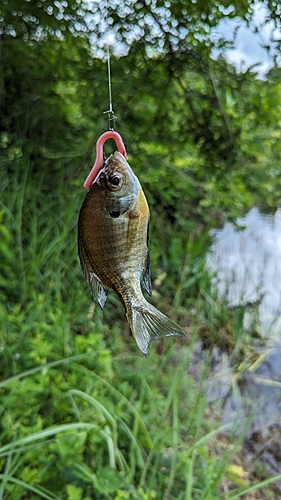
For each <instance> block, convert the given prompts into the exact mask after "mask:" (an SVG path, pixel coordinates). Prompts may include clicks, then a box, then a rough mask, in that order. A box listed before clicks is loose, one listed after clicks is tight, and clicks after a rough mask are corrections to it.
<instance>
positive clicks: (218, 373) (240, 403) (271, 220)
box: [197, 208, 281, 498]
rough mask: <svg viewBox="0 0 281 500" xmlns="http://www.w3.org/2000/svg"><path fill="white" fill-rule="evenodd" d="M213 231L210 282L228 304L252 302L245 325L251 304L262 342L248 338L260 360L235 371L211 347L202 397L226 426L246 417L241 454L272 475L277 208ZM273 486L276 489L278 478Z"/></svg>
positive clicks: (280, 307) (277, 406) (277, 439)
mask: <svg viewBox="0 0 281 500" xmlns="http://www.w3.org/2000/svg"><path fill="white" fill-rule="evenodd" d="M212 236H213V244H212V247H211V252H210V255H209V259H208V265H209V267H210V268H211V269H212V270H214V271H216V275H215V278H214V281H213V284H214V287H216V288H217V291H218V294H219V295H220V296H221V297H224V298H226V299H227V301H228V303H229V305H230V306H232V307H235V306H238V305H241V304H243V305H249V306H252V307H249V313H247V314H248V316H246V321H245V323H246V324H245V329H246V328H247V322H248V324H249V323H250V317H251V314H253V313H252V312H251V310H256V311H257V313H258V318H259V325H260V326H259V334H260V335H261V336H262V337H263V338H264V339H265V342H264V346H263V347H256V346H255V345H254V341H253V351H256V353H257V358H258V359H259V362H258V363H256V364H254V362H253V363H252V365H251V363H250V364H249V367H248V368H247V369H246V370H244V371H243V372H242V373H241V374H240V375H239V376H237V372H235V370H234V369H233V366H232V363H231V359H230V357H229V356H227V355H226V354H224V353H222V352H220V351H219V350H218V349H217V348H214V349H213V353H212V363H211V365H212V373H211V376H210V378H209V379H208V381H207V383H206V394H207V398H208V400H209V402H210V404H211V405H212V407H215V408H216V407H221V406H222V424H230V429H233V428H235V429H236V430H238V433H239V432H241V431H242V430H243V429H244V427H245V426H246V425H248V423H249V422H250V425H249V428H248V431H247V439H246V440H245V442H244V451H245V456H248V457H249V460H250V461H251V460H254V459H255V458H256V457H257V456H258V458H259V459H260V460H261V461H262V462H263V463H264V464H266V468H267V470H268V473H269V474H270V475H275V474H277V473H281V209H278V210H277V211H276V213H275V214H274V215H268V214H262V213H260V212H259V210H258V209H257V208H253V209H252V210H250V212H249V213H248V214H247V215H246V216H245V217H242V218H239V219H238V220H237V224H236V225H235V224H232V223H226V224H225V226H224V227H223V229H221V230H214V231H213V233H212ZM197 359H199V356H198V357H197ZM249 417H250V420H249ZM277 486H278V487H279V490H278V491H279V493H280V495H281V482H280V483H279V484H278V485H277ZM278 498H279V497H278Z"/></svg>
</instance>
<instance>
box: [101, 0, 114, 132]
mask: <svg viewBox="0 0 281 500" xmlns="http://www.w3.org/2000/svg"><path fill="white" fill-rule="evenodd" d="M106 27H107V33H106V40H107V78H108V97H109V109H108V110H107V111H104V112H103V113H104V114H105V113H107V114H108V129H109V130H114V127H115V120H117V117H116V116H115V114H114V111H113V108H112V85H111V64H110V62H111V61H110V49H109V36H108V32H109V22H108V0H107V1H106Z"/></svg>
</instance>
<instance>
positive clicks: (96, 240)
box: [78, 151, 185, 355]
mask: <svg viewBox="0 0 281 500" xmlns="http://www.w3.org/2000/svg"><path fill="white" fill-rule="evenodd" d="M148 225H149V208H148V204H147V201H146V198H145V195H144V192H143V190H142V187H141V185H140V183H139V180H138V179H137V177H136V176H135V174H134V173H133V171H132V169H131V167H130V165H129V164H128V163H127V161H126V160H125V158H124V157H123V155H122V154H121V153H119V152H118V151H117V152H115V153H114V154H112V155H111V156H110V157H109V158H108V159H107V160H106V161H105V163H104V164H103V166H102V167H101V169H100V171H99V174H98V176H97V177H96V179H95V181H94V182H93V184H92V186H91V188H90V189H89V191H88V193H87V195H86V197H85V200H84V203H83V205H82V207H81V210H80V214H79V221H78V250H79V257H80V262H81V266H82V269H83V272H84V275H85V278H86V281H87V283H88V285H89V287H90V289H91V292H92V296H93V298H94V300H95V301H96V302H97V303H98V304H99V305H100V306H101V308H103V307H104V305H105V302H106V299H107V295H108V289H109V288H113V290H115V292H116V293H117V295H118V297H119V298H120V299H121V301H122V303H123V304H124V307H125V310H126V316H127V319H128V322H129V325H130V329H131V332H132V334H133V336H134V338H135V340H136V342H137V345H138V346H139V348H140V350H141V351H142V352H143V354H145V355H147V353H148V348H149V346H150V344H151V342H153V341H154V340H156V339H158V338H160V337H169V336H184V335H185V334H184V332H183V330H182V329H181V328H180V327H179V326H178V325H177V324H176V323H174V322H173V321H171V320H170V319H169V318H167V317H166V316H165V315H164V314H163V313H161V312H160V311H159V310H158V309H156V308H155V307H154V306H153V305H152V304H150V303H149V302H148V301H147V300H146V299H145V298H144V296H143V293H142V288H141V287H143V288H144V289H145V290H146V291H147V293H148V294H149V295H151V277H150V264H149V253H148Z"/></svg>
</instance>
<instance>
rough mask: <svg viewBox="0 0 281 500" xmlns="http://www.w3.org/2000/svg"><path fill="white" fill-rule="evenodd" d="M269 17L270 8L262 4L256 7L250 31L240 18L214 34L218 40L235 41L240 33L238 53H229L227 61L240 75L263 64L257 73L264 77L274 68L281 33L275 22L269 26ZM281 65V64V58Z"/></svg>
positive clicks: (229, 51)
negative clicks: (276, 41) (275, 48)
mask: <svg viewBox="0 0 281 500" xmlns="http://www.w3.org/2000/svg"><path fill="white" fill-rule="evenodd" d="M266 16H267V9H266V6H265V5H264V4H263V3H262V2H259V3H257V5H256V7H255V14H254V18H253V22H252V24H251V27H250V28H249V27H247V24H246V23H245V22H243V21H242V20H241V19H238V18H237V19H233V20H230V19H229V20H227V21H222V22H220V23H219V25H218V27H217V28H216V29H215V30H214V37H218V38H219V37H223V38H224V39H226V40H229V41H231V40H232V39H233V35H234V32H235V29H237V32H236V37H235V43H234V49H231V50H228V51H227V52H226V55H227V59H228V61H229V62H230V63H232V64H234V65H235V66H236V67H237V69H238V70H240V71H245V70H246V69H248V68H249V67H250V66H251V65H253V64H256V63H259V66H258V67H257V72H258V74H259V76H261V77H262V76H264V75H265V73H266V72H267V71H268V70H269V69H270V68H271V67H272V57H273V54H274V42H273V40H280V39H281V32H280V31H278V30H277V29H275V26H274V23H273V21H267V22H265V21H266ZM255 28H258V32H257V33H254V31H255ZM264 46H268V47H269V50H266V49H265V48H264ZM279 64H281V59H280V58H279Z"/></svg>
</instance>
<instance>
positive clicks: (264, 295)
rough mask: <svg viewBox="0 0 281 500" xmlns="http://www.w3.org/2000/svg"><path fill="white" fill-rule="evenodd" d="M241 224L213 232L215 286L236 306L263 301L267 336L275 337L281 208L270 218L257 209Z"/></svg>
mask: <svg viewBox="0 0 281 500" xmlns="http://www.w3.org/2000/svg"><path fill="white" fill-rule="evenodd" d="M237 224H238V229H237V227H235V225H234V224H231V223H226V224H225V226H224V228H223V229H222V230H217V231H214V232H213V237H214V242H213V245H212V248H211V250H212V255H211V257H210V263H211V265H212V267H213V269H216V270H217V277H216V280H215V284H216V286H217V288H218V291H219V294H220V295H221V296H224V297H227V299H228V301H229V303H230V305H232V306H236V305H238V304H254V303H257V302H259V306H258V310H259V318H260V322H261V325H262V331H263V334H265V335H266V334H270V336H271V337H272V335H273V334H274V332H276V333H277V334H279V333H280V332H281V209H278V210H277V211H276V213H275V215H267V214H261V213H260V212H259V211H258V209H257V208H253V209H252V210H251V211H250V212H249V213H248V214H247V215H246V216H245V217H243V218H239V219H238V221H237Z"/></svg>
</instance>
